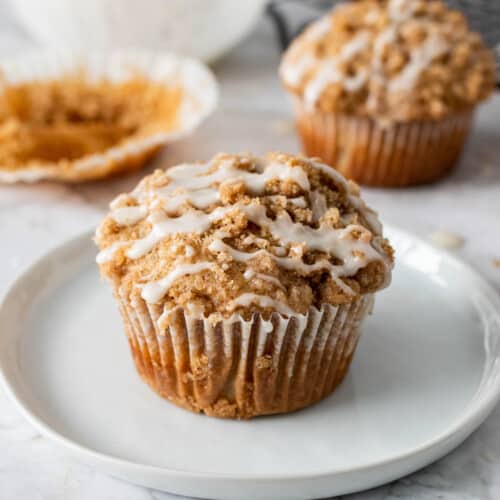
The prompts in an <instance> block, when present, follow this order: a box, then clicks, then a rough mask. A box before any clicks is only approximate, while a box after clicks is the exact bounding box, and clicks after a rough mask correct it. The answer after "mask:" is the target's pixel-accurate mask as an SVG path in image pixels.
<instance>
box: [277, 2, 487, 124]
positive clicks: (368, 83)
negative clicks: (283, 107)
mask: <svg viewBox="0 0 500 500" xmlns="http://www.w3.org/2000/svg"><path fill="white" fill-rule="evenodd" d="M280 74H281V78H282V80H283V82H284V84H285V86H286V87H287V89H288V90H290V91H291V92H292V93H294V94H296V95H297V96H299V97H300V99H302V100H303V101H304V102H305V105H306V106H308V107H309V108H310V109H320V110H323V111H327V112H329V111H336V112H345V113H349V114H357V115H362V116H369V117H373V118H380V119H386V120H390V121H407V120H417V119H439V118H441V117H443V116H446V115H448V114H451V113H453V112H455V111H458V110H462V109H465V108H468V107H471V106H473V105H474V104H476V103H477V102H479V101H481V100H483V99H485V98H486V97H487V96H488V95H489V94H490V93H491V92H492V90H493V88H494V86H495V62H494V57H493V53H492V52H491V51H490V50H489V49H488V48H486V47H485V45H484V44H483V42H482V41H481V38H480V36H479V35H478V34H477V33H474V32H471V31H470V30H469V28H468V25H467V21H466V19H465V17H464V15H463V14H462V13H460V12H459V11H456V10H450V9H448V8H447V7H446V6H445V5H444V3H443V2H441V1H437V0H360V1H356V2H347V3H344V4H340V5H339V6H337V7H336V8H335V9H333V10H332V12H331V13H330V14H328V15H327V16H326V17H324V18H322V19H321V20H319V21H317V22H315V23H313V24H312V25H311V26H310V27H309V28H308V29H307V30H306V31H305V32H304V33H303V34H302V35H300V36H299V37H298V38H297V39H296V40H295V41H294V42H293V43H292V45H291V46H290V48H289V49H288V51H287V52H286V54H285V56H284V59H283V62H282V64H281V68H280Z"/></svg>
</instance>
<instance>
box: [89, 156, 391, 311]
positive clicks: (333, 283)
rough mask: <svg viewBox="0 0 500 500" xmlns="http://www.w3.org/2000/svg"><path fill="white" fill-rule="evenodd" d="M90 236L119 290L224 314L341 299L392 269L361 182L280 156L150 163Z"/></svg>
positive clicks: (375, 284)
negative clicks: (152, 167) (167, 165)
mask: <svg viewBox="0 0 500 500" xmlns="http://www.w3.org/2000/svg"><path fill="white" fill-rule="evenodd" d="M96 241H97V243H98V245H99V247H100V248H101V252H100V253H99V255H98V257H97V261H98V263H99V264H100V267H101V271H102V272H103V274H104V275H105V276H106V277H108V278H109V279H111V280H112V281H113V282H114V283H115V285H117V287H118V288H120V289H123V290H124V291H125V293H127V294H133V293H140V295H141V297H142V299H144V300H145V301H146V302H148V303H151V304H158V303H163V304H164V307H165V310H172V309H173V308H175V307H178V306H182V307H185V308H187V309H190V308H191V309H193V308H195V309H197V310H198V311H200V312H201V313H202V314H205V315H212V314H215V315H218V316H220V317H227V316H229V315H231V314H232V313H233V312H237V313H242V314H243V315H249V314H251V312H252V311H261V312H264V313H270V312H273V311H277V312H279V313H281V314H283V315H290V314H292V313H294V312H299V313H300V312H305V311H307V310H308V309H309V308H310V307H311V306H316V307H318V308H319V307H321V305H322V304H323V303H329V304H333V305H337V304H342V303H349V302H351V301H353V300H355V299H356V298H357V297H359V295H360V294H365V293H371V292H374V291H376V290H378V289H380V288H382V287H384V286H386V285H387V284H388V282H389V280H390V273H391V269H392V249H391V247H390V246H389V244H388V243H387V241H386V240H385V239H384V238H383V236H382V233H381V227H380V223H379V222H378V219H377V217H376V214H375V213H374V212H373V211H371V210H370V209H369V208H368V207H366V205H365V204H364V202H363V201H362V200H361V198H360V197H359V190H358V188H357V186H356V185H354V184H353V183H348V182H346V181H345V180H344V178H343V177H342V176H341V175H340V174H338V173H337V172H336V171H335V170H333V169H331V168H330V167H327V166H326V165H323V164H321V163H319V162H318V161H316V160H309V159H305V158H297V157H293V156H288V155H284V154H279V153H272V154H269V155H267V157H266V158H264V159H259V158H255V157H252V156H247V155H239V156H232V155H218V156H216V157H215V158H213V159H212V160H211V161H209V162H207V163H205V164H184V165H179V166H177V167H173V168H171V169H169V170H166V171H162V170H157V171H156V172H155V173H154V174H152V175H151V176H149V177H146V178H145V179H144V180H143V181H142V182H141V183H140V184H139V185H138V186H137V188H136V189H135V190H134V191H132V192H131V193H130V194H126V195H120V196H119V197H118V198H117V199H116V200H114V201H113V202H112V203H111V212H110V214H109V215H108V216H107V217H106V219H105V220H104V221H103V223H102V225H101V226H100V227H99V229H98V230H97V234H96Z"/></svg>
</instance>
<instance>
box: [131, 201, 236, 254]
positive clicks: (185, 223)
mask: <svg viewBox="0 0 500 500" xmlns="http://www.w3.org/2000/svg"><path fill="white" fill-rule="evenodd" d="M231 210H232V207H219V208H217V209H216V210H214V211H213V212H211V213H209V214H206V213H205V212H201V211H199V210H193V211H190V212H186V213H185V214H183V215H181V216H180V217H175V218H170V217H168V216H167V214H165V213H158V212H155V213H154V214H151V215H150V216H149V217H148V221H149V222H150V223H151V224H152V229H151V231H150V232H149V234H148V235H147V236H145V237H144V238H142V239H140V240H136V241H135V242H134V243H133V245H132V246H131V247H130V248H129V249H128V250H127V254H126V255H127V257H129V258H130V259H138V258H139V257H142V256H143V255H145V254H146V253H148V252H149V251H150V250H151V249H152V248H153V247H154V246H155V245H156V244H157V243H159V242H160V241H162V240H163V239H164V238H166V237H167V236H169V235H171V234H187V233H202V232H204V231H206V230H207V229H208V228H209V227H210V226H211V224H212V222H215V221H217V220H220V219H222V218H223V217H224V216H225V215H226V214H227V213H228V212H229V211H231Z"/></svg>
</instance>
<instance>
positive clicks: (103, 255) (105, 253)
mask: <svg viewBox="0 0 500 500" xmlns="http://www.w3.org/2000/svg"><path fill="white" fill-rule="evenodd" d="M128 244H129V242H128V241H115V242H114V243H112V244H111V245H110V246H109V247H107V248H105V249H104V250H101V251H100V252H99V253H98V254H97V257H96V259H95V261H96V262H97V263H98V264H104V263H106V262H109V261H111V260H113V257H114V255H115V253H116V251H117V250H118V249H119V248H123V247H124V246H126V245H128Z"/></svg>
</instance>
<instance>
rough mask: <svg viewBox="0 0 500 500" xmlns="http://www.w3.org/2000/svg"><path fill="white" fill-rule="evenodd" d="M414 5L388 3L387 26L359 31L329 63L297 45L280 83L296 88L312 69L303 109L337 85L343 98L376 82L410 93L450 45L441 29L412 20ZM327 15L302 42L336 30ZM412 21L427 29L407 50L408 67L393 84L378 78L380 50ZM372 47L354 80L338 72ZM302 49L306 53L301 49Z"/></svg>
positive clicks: (410, 0) (403, 0) (372, 104)
mask: <svg viewBox="0 0 500 500" xmlns="http://www.w3.org/2000/svg"><path fill="white" fill-rule="evenodd" d="M418 3H419V2H418V1H416V0H389V1H388V3H387V12H388V15H389V20H390V24H389V26H388V27H387V28H386V29H384V30H383V31H382V32H380V33H379V34H374V33H373V32H372V31H371V30H362V31H359V33H357V34H355V35H354V36H353V37H352V38H351V39H350V40H349V41H348V42H347V43H346V44H345V45H344V46H343V47H342V48H341V50H340V52H339V54H338V55H336V56H333V57H327V58H323V59H322V58H320V57H318V56H316V55H315V54H314V53H313V52H312V51H311V50H304V47H303V44H302V42H301V41H300V40H299V41H298V42H297V43H295V44H292V46H291V48H290V50H289V51H288V52H287V54H286V55H285V57H284V59H283V63H282V65H281V67H280V73H281V76H282V78H283V80H284V81H285V82H286V83H287V84H288V85H290V86H292V87H296V86H298V85H299V84H300V83H301V81H302V79H303V77H304V75H305V74H306V72H308V71H310V70H312V69H315V73H314V75H313V77H312V78H311V79H310V80H309V81H308V82H307V83H306V85H305V87H304V91H303V97H304V101H305V103H306V106H308V107H309V108H313V107H314V105H315V104H316V103H317V102H318V100H319V99H320V97H321V95H322V94H323V92H324V90H325V89H326V88H327V87H328V86H329V85H332V84H335V83H339V84H341V85H342V87H343V88H344V89H345V90H346V91H348V92H356V91H358V90H360V89H361V88H362V87H363V85H365V83H366V82H367V81H368V79H369V78H372V79H373V80H377V81H378V82H379V83H380V84H381V85H387V89H388V91H389V92H398V91H410V90H411V89H413V88H414V86H415V85H416V83H417V81H418V79H419V77H420V75H421V74H422V72H423V71H424V70H425V69H426V68H427V67H429V65H430V64H431V63H432V62H433V61H434V60H435V59H436V58H437V57H440V56H441V55H443V54H444V53H446V52H447V51H448V50H449V49H450V46H449V43H448V42H446V41H445V39H444V38H443V36H441V34H440V31H439V30H440V29H441V28H440V27H439V26H436V25H435V23H434V24H433V23H432V21H429V20H427V19H425V18H422V19H421V18H416V17H414V14H415V12H416V10H417V7H418ZM382 9H383V7H380V8H379V10H377V9H373V10H371V11H369V12H368V13H367V15H366V19H365V20H366V22H368V23H373V22H375V21H376V19H377V18H378V17H379V15H380V13H381V12H382ZM331 15H332V14H329V15H327V16H325V17H324V18H323V19H322V20H320V21H318V22H317V23H316V25H318V26H319V28H318V30H317V35H316V36H309V33H315V30H314V29H313V27H314V25H313V27H312V28H310V29H309V30H308V31H306V33H305V35H304V37H305V38H307V39H309V40H313V41H314V40H318V39H320V38H321V37H322V36H324V35H325V34H326V33H327V32H328V31H329V30H330V29H335V23H332V21H331ZM412 18H414V19H415V21H416V22H418V23H420V24H421V25H422V26H424V27H426V28H427V32H428V36H427V38H426V39H425V40H424V41H423V42H422V44H420V45H417V46H415V47H413V48H412V49H411V50H410V54H409V56H410V57H409V61H408V63H407V64H406V65H405V66H404V68H403V69H402V71H401V72H400V73H399V74H398V75H396V76H395V77H394V78H393V79H392V80H389V79H388V78H386V77H385V76H384V75H383V74H382V71H381V70H382V55H383V52H384V49H385V47H386V46H387V45H388V44H390V43H394V42H395V41H396V40H397V35H398V30H399V28H400V27H401V25H402V24H403V23H405V22H407V21H408V20H410V19H412ZM370 47H372V61H371V65H370V66H369V67H367V68H362V69H360V70H359V71H358V72H357V74H355V75H352V76H350V75H347V74H346V72H345V70H344V69H343V63H346V62H349V61H351V60H352V59H353V58H354V57H355V56H356V55H357V54H359V53H360V52H363V51H365V50H368V49H369V48H370ZM306 49H307V47H306ZM377 104H378V103H377V100H376V98H375V97H373V96H369V99H368V102H367V107H368V109H371V110H373V111H375V110H376V108H377Z"/></svg>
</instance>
